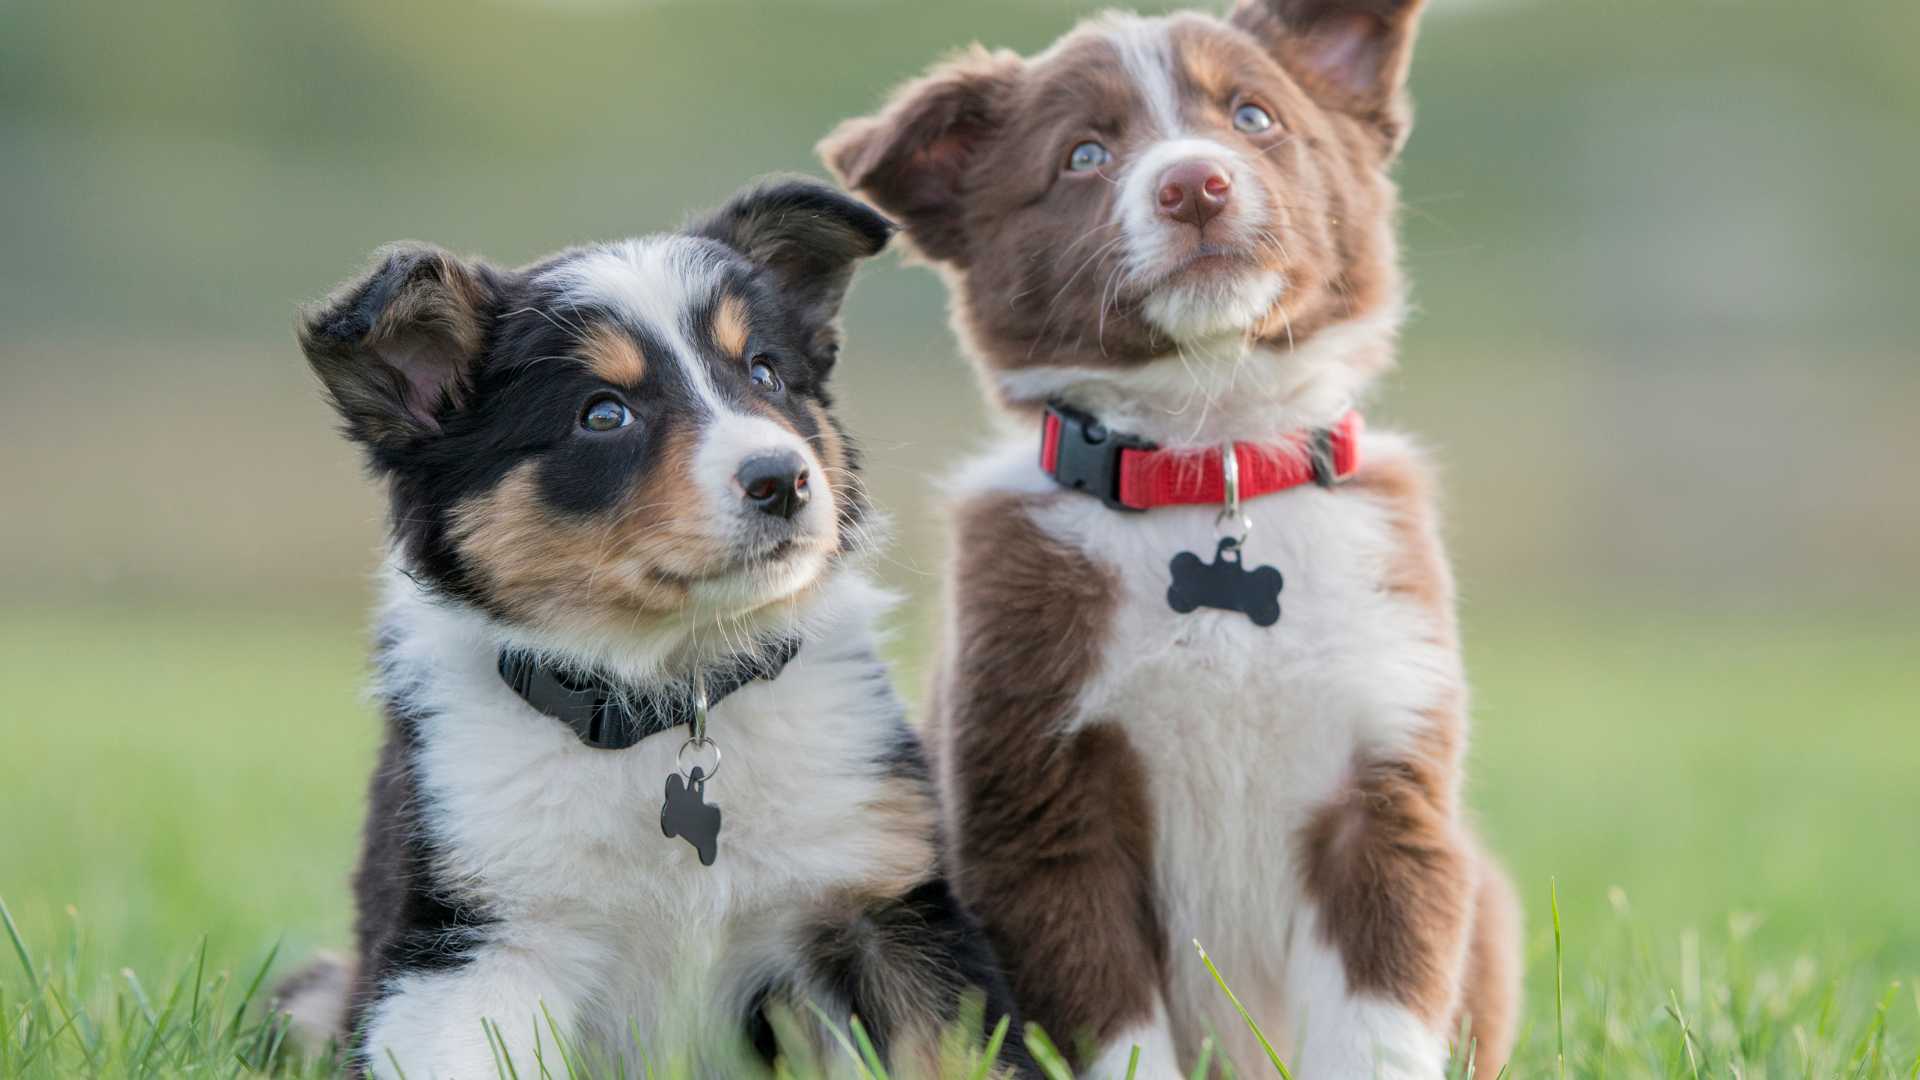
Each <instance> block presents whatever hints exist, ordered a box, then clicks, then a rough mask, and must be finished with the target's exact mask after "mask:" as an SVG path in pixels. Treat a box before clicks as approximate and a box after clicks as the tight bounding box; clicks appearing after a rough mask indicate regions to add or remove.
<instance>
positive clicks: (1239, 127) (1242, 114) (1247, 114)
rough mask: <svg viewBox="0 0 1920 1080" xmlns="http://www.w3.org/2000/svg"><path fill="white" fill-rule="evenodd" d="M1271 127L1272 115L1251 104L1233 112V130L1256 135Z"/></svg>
mask: <svg viewBox="0 0 1920 1080" xmlns="http://www.w3.org/2000/svg"><path fill="white" fill-rule="evenodd" d="M1272 126H1273V114H1272V113H1270V112H1268V111H1267V110H1265V109H1263V108H1261V107H1260V106H1258V105H1255V104H1253V103H1251V102H1249V103H1247V104H1245V105H1242V106H1240V107H1239V108H1237V109H1235V110H1233V127H1234V130H1236V131H1240V132H1244V133H1246V134H1248V135H1258V134H1260V133H1261V132H1263V131H1265V130H1267V129H1268V128H1270V127H1272Z"/></svg>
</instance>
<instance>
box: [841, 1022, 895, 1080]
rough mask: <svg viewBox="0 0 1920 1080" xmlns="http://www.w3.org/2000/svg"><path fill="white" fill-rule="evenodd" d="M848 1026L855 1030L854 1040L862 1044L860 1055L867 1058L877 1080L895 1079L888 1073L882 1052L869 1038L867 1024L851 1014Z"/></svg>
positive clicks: (869, 1067)
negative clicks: (881, 1057) (881, 1056)
mask: <svg viewBox="0 0 1920 1080" xmlns="http://www.w3.org/2000/svg"><path fill="white" fill-rule="evenodd" d="M847 1027H848V1028H850V1029H852V1031H853V1041H854V1042H856V1043H858V1044H860V1056H861V1057H862V1058H864V1059H865V1060H866V1063H867V1068H868V1069H869V1070H870V1071H871V1072H872V1073H873V1075H874V1077H875V1080H893V1078H892V1077H890V1076H888V1075H887V1066H886V1063H885V1062H883V1061H881V1060H880V1052H879V1051H877V1050H875V1049H874V1048H873V1040H872V1039H869V1038H867V1025H865V1024H863V1023H861V1022H860V1018H859V1017H858V1016H850V1017H848V1018H847Z"/></svg>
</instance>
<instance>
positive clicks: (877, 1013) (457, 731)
mask: <svg viewBox="0 0 1920 1080" xmlns="http://www.w3.org/2000/svg"><path fill="white" fill-rule="evenodd" d="M890 231H891V230H890V227H889V226H888V224H887V222H886V221H885V220H884V219H882V218H881V217H880V216H879V215H877V214H876V213H874V212H873V211H872V210H870V209H868V208H866V207H865V206H863V205H861V204H859V203H857V202H854V201H852V200H850V199H847V198H846V197H844V196H841V195H839V194H837V193H835V192H834V191H832V190H831V189H829V188H826V187H824V186H821V185H818V184H814V183H811V182H803V181H785V182H778V183H773V184H768V185H765V186H762V187H759V188H756V189H752V190H749V191H747V192H744V193H742V194H741V195H739V196H737V197H736V198H735V199H734V200H733V201H732V202H731V203H730V204H728V206H727V207H725V208H724V209H722V210H721V211H719V212H718V213H717V214H715V215H713V216H712V217H710V218H708V219H706V220H704V221H701V222H699V223H696V224H695V225H693V226H691V227H690V228H688V229H687V230H685V231H684V232H680V233H674V234H669V235H662V236H651V237H645V238H642V239H638V240H631V241H626V242H623V243H616V244H606V245H600V246H595V247H589V248H583V249H578V250H574V251H568V252H563V253H561V254H559V255H557V256H554V257H552V258H550V259H547V260H545V261H543V262H541V263H539V264H536V265H534V266H531V267H528V268H525V269H521V270H501V269H497V268H494V267H490V266H487V265H485V264H481V263H476V262H468V261H466V260H461V259H458V258H455V257H453V256H451V255H449V254H447V253H445V252H442V251H439V250H437V249H433V248H429V247H425V246H422V245H399V246H396V247H394V248H390V249H388V250H387V251H385V252H383V253H382V254H381V255H380V256H379V257H378V258H377V260H376V263H375V265H374V267H373V268H372V269H371V270H370V271H369V272H368V273H367V274H366V275H365V276H363V277H361V278H360V279H357V280H356V281H354V282H351V283H349V284H348V285H347V286H345V287H343V288H342V289H341V290H340V291H339V292H338V293H336V294H335V295H334V296H333V297H331V298H330V299H328V300H327V301H325V302H323V303H321V304H319V305H317V306H316V307H315V308H313V309H312V310H310V311H309V312H307V313H306V314H305V315H304V317H303V319H302V324H301V331H300V332H301V341H302V345H303V346H304V348H305V350H306V353H307V356H308V359H309V360H310V362H311V363H312V365H313V367H314V370H315V371H316V373H318V375H319V376H320V378H321V381H322V383H323V385H324V387H325V388H326V390H327V392H328V394H329V396H330V397H331V398H332V400H333V402H334V403H335V405H336V406H337V407H338V409H339V412H340V414H341V416H342V418H343V420H344V421H345V425H346V431H347V434H348V435H349V437H351V438H352V439H354V440H355V441H357V442H359V443H360V444H362V445H363V446H364V447H365V449H366V450H367V453H368V458H369V461H370V462H371V464H372V468H373V471H374V472H375V474H376V475H377V476H379V477H380V478H381V479H382V480H383V481H384V482H385V484H386V486H387V489H388V491H389V493H390V496H391V500H392V536H393V542H392V549H391V552H390V556H389V559H388V563H387V568H386V570H385V572H384V580H383V588H384V594H385V599H384V602H383V605H382V608H381V612H380V617H379V627H380V631H379V642H378V649H377V653H376V661H377V670H378V677H377V680H376V684H375V691H376V694H377V696H378V698H379V699H380V700H381V702H382V703H383V704H384V705H385V708H386V713H387V741H386V745H385V747H384V749H383V750H382V753H381V757H380V762H379V766H378V768H377V769H376V771H375V774H374V777H373V782H372V787H371V791H370V795H369V810H368V817H367V825H366V834H365V847H364V851H363V855H362V859H361V864H360V867H359V870H358V871H357V873H356V875H355V879H354V884H355V892H356V895H357V900H358V920H357V923H356V931H357V937H358V955H357V958H356V960H355V961H354V962H353V963H352V964H351V965H341V964H332V965H328V964H322V965H320V966H317V967H316V968H315V969H313V970H312V971H309V972H308V973H306V974H304V975H303V976H300V977H297V978H296V979H295V980H293V981H292V982H291V983H289V984H288V986H287V988H286V991H285V994H284V997H283V1001H284V1003H285V1006H286V1007H287V1008H288V1009H289V1010H290V1011H292V1012H294V1013H295V1014H296V1016H297V1017H300V1018H304V1019H306V1020H307V1021H309V1022H312V1023H315V1024H317V1025H319V1026H321V1027H323V1028H324V1029H326V1031H327V1033H328V1034H331V1035H333V1036H334V1037H337V1038H339V1039H341V1040H343V1041H344V1042H345V1044H346V1045H347V1046H348V1048H349V1050H350V1053H351V1054H352V1056H353V1060H354V1061H355V1062H356V1063H357V1064H358V1065H359V1066H361V1067H362V1068H364V1069H365V1070H367V1071H369V1072H371V1073H375V1074H379V1075H388V1074H392V1073H399V1072H401V1071H404V1072H405V1074H406V1075H409V1076H415V1077H426V1076H459V1077H471V1076H491V1075H494V1073H495V1069H496V1059H497V1055H498V1054H500V1053H505V1054H508V1055H511V1057H512V1059H513V1061H514V1064H515V1068H516V1069H517V1070H518V1071H521V1072H522V1073H525V1072H526V1071H528V1070H535V1071H538V1070H539V1068H540V1065H539V1064H538V1061H537V1058H539V1057H541V1056H543V1055H544V1057H545V1059H546V1061H547V1062H548V1064H549V1065H550V1066H551V1065H553V1063H554V1062H556V1061H557V1060H558V1053H559V1051H558V1050H557V1049H556V1047H555V1036H556V1032H557V1033H558V1035H559V1036H560V1037H561V1038H563V1039H564V1040H565V1041H566V1042H567V1044H568V1051H567V1052H568V1053H570V1054H573V1055H576V1058H577V1059H582V1058H583V1059H584V1060H586V1061H587V1062H589V1063H600V1064H603V1065H614V1064H616V1063H617V1064H619V1065H622V1066H624V1067H625V1068H626V1069H627V1070H628V1071H635V1072H637V1071H640V1070H641V1069H642V1068H643V1067H644V1066H643V1062H645V1061H650V1062H651V1063H652V1065H653V1066H654V1067H662V1066H668V1065H671V1064H679V1065H684V1066H686V1067H689V1068H690V1069H691V1070H692V1071H693V1072H694V1073H695V1074H696V1075H714V1076H736V1075H741V1074H742V1071H743V1070H748V1071H751V1070H752V1069H753V1068H755V1066H754V1064H753V1062H755V1061H756V1060H757V1061H759V1062H761V1063H771V1062H772V1060H773V1059H774V1058H775V1056H776V1055H778V1054H783V1053H800V1052H803V1051H810V1052H816V1053H817V1052H820V1051H824V1050H826V1049H827V1048H828V1047H829V1046H830V1045H831V1044H830V1042H829V1041H828V1036H827V1033H826V1031H825V1029H824V1028H823V1027H821V1026H820V1025H819V1024H818V1023H816V1021H815V1018H814V1015H813V1014H812V1012H811V1011H810V1009H809V1005H810V1004H811V1005H818V1006H820V1007H821V1008H822V1009H824V1010H825V1011H826V1013H827V1014H828V1016H829V1017H830V1018H832V1020H833V1021H834V1022H835V1023H844V1022H845V1021H846V1019H847V1018H848V1017H850V1016H853V1015H859V1016H860V1017H862V1019H863V1020H864V1022H865V1023H866V1024H867V1026H868V1028H869V1030H871V1031H872V1033H873V1035H874V1037H875V1038H876V1039H877V1040H878V1043H879V1045H880V1047H881V1051H882V1053H884V1054H886V1055H888V1056H889V1057H890V1058H891V1060H892V1062H893V1063H894V1066H895V1068H896V1069H897V1070H903V1071H904V1072H905V1074H907V1075H916V1074H918V1073H919V1072H920V1071H924V1070H926V1069H929V1068H931V1067H932V1059H933V1055H934V1052H935V1050H936V1049H937V1047H938V1044H939V1036H940V1034H941V1032H942V1031H943V1030H944V1029H945V1028H946V1027H947V1026H948V1025H950V1024H951V1023H952V1022H954V1021H955V1020H956V1019H957V1017H958V1016H959V1015H960V1013H961V1002H962V999H963V997H964V996H966V995H967V994H969V993H975V992H978V993H983V994H984V995H985V997H986V1004H987V1015H988V1016H989V1017H992V1018H994V1019H998V1017H999V1016H1000V1015H1002V1014H1004V1013H1006V1012H1008V1011H1009V1010H1010V1008H1011V1005H1010V1002H1009V1000H1008V997H1007V993H1006V991H1005V989H1004V986H1003V984H1002V983H1001V981H1000V978H999V976H998V974H997V969H996V964H995V962H994V959H993V955H992V952H991V950H990V948H989V947H988V946H987V945H986V943H985V940H984V938H983V936H982V935H981V933H980V931H979V929H978V927H977V925H976V924H975V923H974V921H973V920H972V919H971V917H970V916H969V915H968V914H967V913H966V912H965V911H963V910H962V909H961V908H960V906H959V905H958V903H957V902H956V901H955V899H954V897H953V895H952V893H951V891H950V890H949V889H948V887H947V885H946V883H945V881H944V880H943V878H942V877H941V873H940V869H939V856H938V851H937V846H936V845H937V838H936V828H935V824H936V815H935V804H934V800H933V792H932V786H931V781H930V778H929V776H928V773H927V769H926V765H925V762H924V760H923V758H922V755H921V750H920V746H919V743H918V741H917V740H916V739H915V737H914V736H913V734H912V733H911V732H910V731H909V729H908V728H907V727H906V725H905V723H904V717H903V710H902V707H901V704H900V702H899V701H898V700H897V699H896V697H895V695H894V694H893V692H892V690H891V688H890V684H889V682H888V678H887V672H886V670H885V668H884V666H883V665H882V663H881V662H880V660H879V659H878V655H877V648H878V643H877V641H876V631H875V626H876V623H877V621H878V619H879V618H880V616H881V614H882V613H883V612H884V610H885V609H886V607H887V605H888V602H889V600H888V597H887V595H886V594H884V593H883V592H882V591H881V590H879V589H878V588H877V587H876V586H875V585H874V584H873V583H872V582H871V581H870V580H869V579H868V578H867V577H866V575H865V574H864V573H863V572H862V571H861V570H860V569H859V567H858V565H857V562H854V561H852V560H853V557H854V556H856V555H857V554H858V553H859V551H860V549H861V547H862V546H863V542H864V538H865V534H866V529H865V522H866V520H867V509H866V506H865V503H864V499H863V497H862V494H861V489H860V485H859V480H858V476H857V467H856V462H855V460H854V456H853V452H852V449H851V445H850V443H849V441H848V440H847V438H846V436H845V435H844V434H843V433H842V432H841V431H840V429H839V428H838V426H837V425H836V423H835V422H834V420H833V417H832V414H831V412H830V411H829V406H830V400H829V397H828V395H827V392H826V379H827V376H828V373H829V371H830V370H831V368H832V367H833V364H834V361H835V358H836V354H837V351H838V334H837V330H836V327H835V318H836V315H837V312H838V308H839V305H840V301H841V298H842V296H843V295H844V293H845V290H846V288H847V284H848V281H849V279H850V276H851V273H852V269H853V266H854V264H855V263H856V262H857V261H858V260H859V259H861V258H864V257H866V256H869V255H872V254H873V253H874V252H876V251H878V250H880V248H881V247H882V245H884V244H885V242H886V240H887V238H888V234H889V232H890ZM769 458H772V459H777V460H779V461H782V462H785V463H787V467H788V469H789V473H790V475H789V479H790V480H791V481H792V483H793V485H794V488H795V490H796V491H804V498H796V499H794V500H790V501H789V502H788V503H787V504H785V505H784V506H783V509H782V511H781V512H779V513H773V512H769V511H767V510H764V509H762V508H761V506H762V504H764V500H757V499H756V497H755V496H754V489H753V487H752V486H751V484H750V483H749V482H748V481H747V480H744V479H742V477H744V476H746V472H745V471H744V463H747V462H752V461H756V460H765V459H769ZM773 636H778V637H798V638H799V639H800V640H801V642H802V644H801V646H800V650H799V652H798V654H797V655H796V656H795V657H794V658H793V659H792V661H791V662H790V663H788V664H787V666H786V667H785V669H784V670H783V671H782V672H781V673H780V674H779V675H778V676H777V677H776V678H773V679H769V680H764V681H759V682H754V683H750V684H748V685H746V686H745V687H743V688H741V689H740V690H738V691H736V692H734V693H733V694H731V695H730V696H728V697H726V698H725V699H724V700H722V701H720V702H719V703H718V704H716V705H715V707H714V708H713V710H712V716H711V721H710V730H711V732H712V734H713V737H714V738H715V739H716V741H717V742H718V743H719V745H720V746H721V748H722V749H723V751H724V753H725V759H724V763H723V767H722V768H721V769H720V771H719V772H718V774H717V775H715V776H714V777H713V778H712V779H711V780H710V781H709V782H708V783H707V785H706V789H705V795H706V798H707V800H708V801H709V802H711V803H716V804H718V805H719V806H720V807H721V808H722V811H723V813H724V815H725V828H724V830H723V832H722V834H721V849H720V850H721V853H720V857H719V859H718V861H717V863H716V864H715V865H713V866H711V867H708V866H702V865H701V864H700V863H699V861H698V860H697V858H696V855H695V852H694V850H693V849H692V848H691V847H689V846H688V845H687V844H685V843H682V842H681V841H679V840H674V839H669V838H667V837H664V836H663V835H662V834H661V827H660V805H661V799H662V792H663V789H664V784H665V781H666V778H667V777H668V776H670V775H672V774H673V773H674V772H675V771H676V764H675V758H676V753H677V751H678V750H679V749H680V747H681V744H682V742H683V740H684V738H685V733H684V732H683V731H677V730H676V731H668V732H663V733H659V734H655V735H651V736H649V737H647V738H644V739H642V740H640V741H639V742H638V743H637V744H635V745H633V746H631V747H630V748H628V749H624V750H608V749H601V748H596V747H592V746H588V745H586V744H585V743H583V742H582V741H581V740H580V739H579V738H578V737H577V736H576V735H575V733H574V732H573V731H572V730H571V729H570V728H569V727H567V726H566V725H564V724H563V723H561V722H559V721H558V720H555V719H554V718H552V717H549V716H547V715H545V714H543V713H540V712H538V711H536V710H535V709H533V708H532V707H531V706H529V705H528V704H527V703H526V702H525V701H523V700H522V699H521V698H520V697H519V696H518V695H517V694H516V693H515V692H514V691H513V690H512V689H511V688H510V687H509V686H508V685H507V684H506V683H505V682H504V681H503V679H502V678H501V676H500V674H499V671H498V666H497V665H498V661H499V657H500V656H501V654H502V651H503V650H508V651H519V652H525V653H532V654H535V655H538V656H539V657H541V658H542V659H544V660H545V661H546V662H548V663H550V664H556V665H559V666H563V667H566V668H571V669H573V670H575V671H578V672H582V673H587V672H592V673H596V674H599V675H602V676H605V677H607V678H610V679H613V680H616V681H619V682H622V683H624V684H626V685H627V686H629V687H631V688H632V689H633V690H634V691H635V692H642V693H646V692H656V691H661V692H664V691H669V690H684V689H685V683H686V680H687V678H688V673H689V672H690V671H692V670H694V669H696V668H698V667H700V666H702V665H710V664H714V663H717V662H720V661H722V660H724V659H726V658H728V657H731V656H737V655H739V654H741V653H743V652H749V651H751V650H753V649H754V648H755V647H756V645H757V643H761V642H765V641H767V640H769V638H770V637H773ZM783 1016H784V1017H786V1018H787V1019H788V1020H790V1021H791V1022H790V1023H787V1024H785V1025H784V1026H783V1025H782V1024H781V1023H779V1021H780V1018H781V1017H783ZM489 1026H490V1027H491V1035H490V1034H489V1031H488V1028H489ZM781 1035H786V1036H788V1037H789V1038H797V1039H799V1040H800V1041H801V1042H802V1043H804V1044H806V1045H805V1046H795V1045H792V1044H790V1043H789V1042H785V1041H782V1039H781ZM1014 1064H1015V1065H1016V1066H1019V1065H1020V1064H1022V1062H1021V1060H1020V1059H1019V1057H1018V1055H1017V1054H1016V1055H1014Z"/></svg>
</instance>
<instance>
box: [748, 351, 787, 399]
mask: <svg viewBox="0 0 1920 1080" xmlns="http://www.w3.org/2000/svg"><path fill="white" fill-rule="evenodd" d="M747 374H748V375H749V376H750V377H751V378H752V379H753V385H755V386H757V387H759V388H760V389H761V391H762V392H764V393H768V394H777V393H779V392H780V387H781V386H782V385H784V384H782V383H781V382H780V373H779V372H777V371H775V370H773V364H772V363H770V362H769V361H768V359H767V357H765V356H756V357H754V358H753V366H752V367H750V368H748V369H747Z"/></svg>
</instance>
